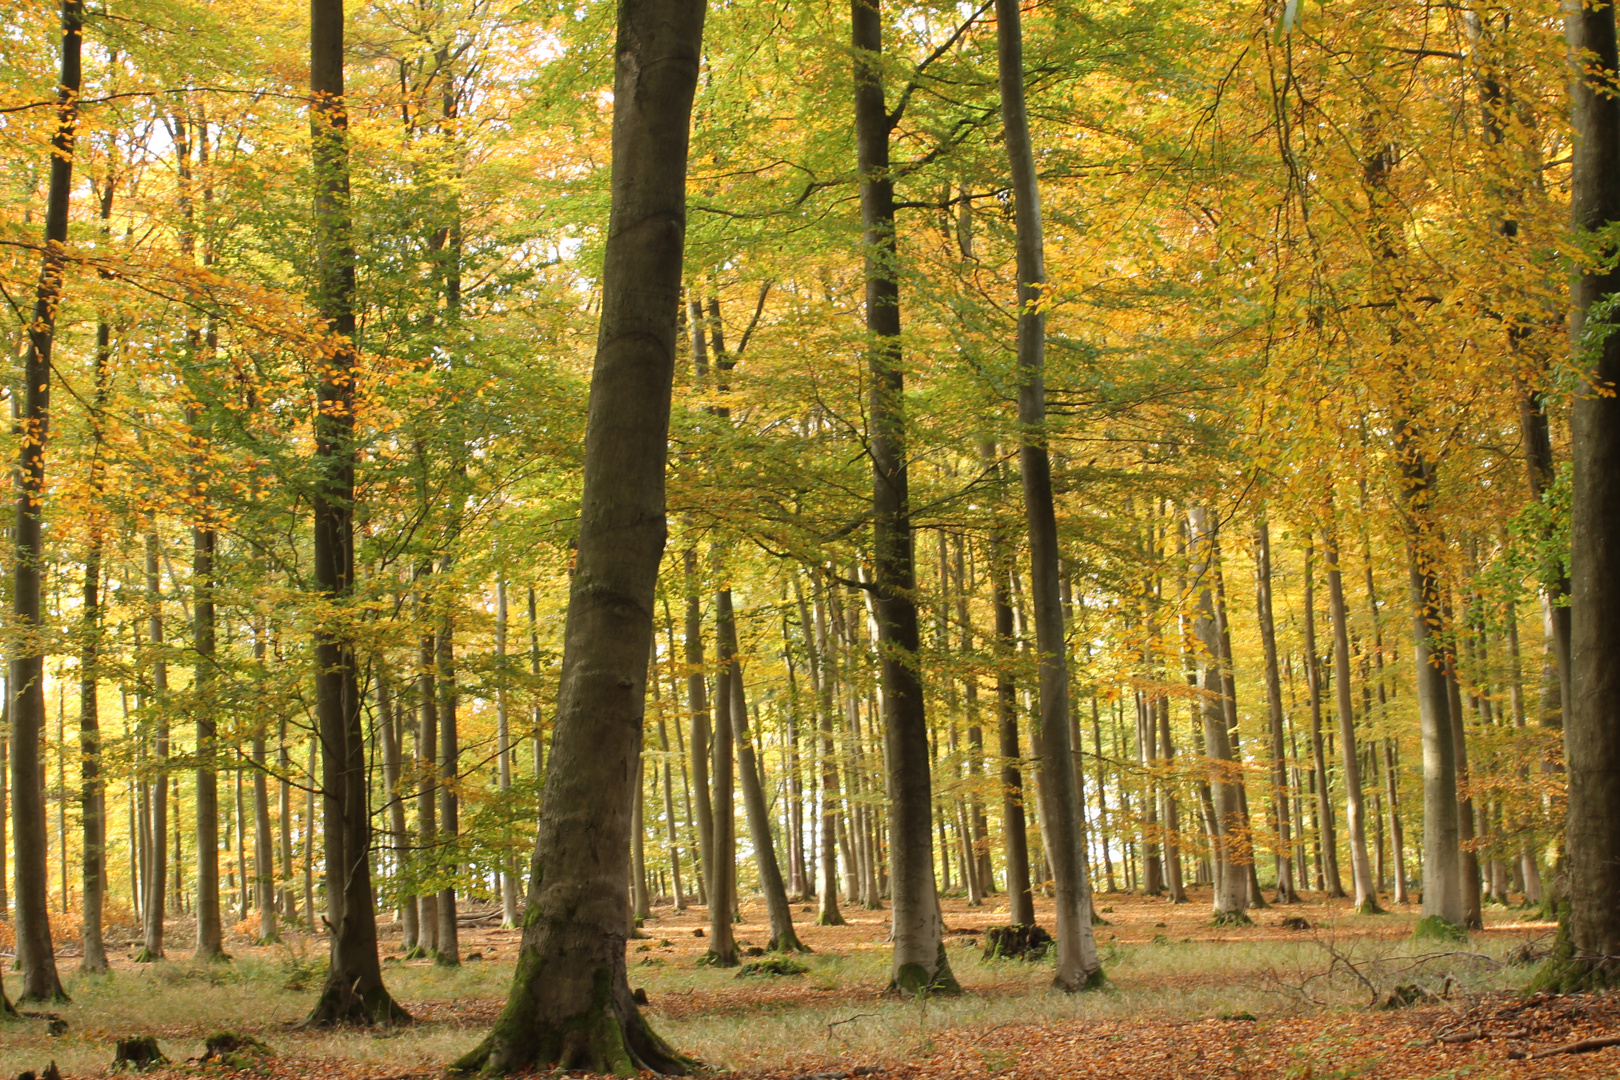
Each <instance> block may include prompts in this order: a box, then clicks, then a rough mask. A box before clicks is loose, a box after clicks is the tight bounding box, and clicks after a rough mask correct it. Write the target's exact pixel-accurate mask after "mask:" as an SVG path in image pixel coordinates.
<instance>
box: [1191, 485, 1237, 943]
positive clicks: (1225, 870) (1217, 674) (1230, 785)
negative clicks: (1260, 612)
mask: <svg viewBox="0 0 1620 1080" xmlns="http://www.w3.org/2000/svg"><path fill="white" fill-rule="evenodd" d="M1187 540H1188V544H1187V549H1188V555H1189V556H1190V558H1191V560H1192V565H1193V571H1192V573H1193V581H1194V585H1193V588H1194V589H1195V590H1196V593H1197V596H1198V602H1197V616H1196V617H1195V618H1194V620H1193V632H1194V633H1195V634H1196V635H1197V637H1198V640H1199V643H1200V644H1202V646H1203V648H1204V653H1205V655H1204V656H1202V657H1200V658H1199V659H1200V661H1201V662H1200V663H1199V665H1198V666H1199V690H1200V691H1201V693H1202V696H1203V714H1204V715H1203V721H1204V744H1205V753H1206V754H1207V755H1208V758H1209V787H1210V798H1211V801H1212V805H1211V807H1210V810H1211V816H1212V817H1213V822H1212V825H1213V833H1214V841H1215V843H1214V852H1213V860H1214V863H1215V866H1214V872H1215V898H1214V908H1215V921H1216V923H1218V924H1246V923H1248V922H1249V917H1248V915H1246V914H1245V913H1244V908H1245V907H1247V906H1248V899H1249V873H1248V862H1249V860H1250V858H1251V856H1250V854H1249V841H1248V838H1247V837H1246V836H1245V835H1243V833H1244V830H1243V829H1242V828H1241V822H1242V807H1241V804H1240V803H1239V802H1238V795H1237V792H1238V788H1237V783H1236V778H1237V776H1238V770H1239V768H1240V766H1239V763H1238V761H1237V759H1236V756H1235V754H1234V753H1233V750H1232V741H1231V735H1230V731H1229V729H1228V727H1227V715H1226V706H1225V696H1226V689H1225V686H1224V683H1223V680H1222V677H1221V671H1220V656H1221V651H1222V650H1221V643H1220V631H1219V629H1218V627H1217V624H1216V621H1215V590H1214V581H1215V570H1214V560H1215V544H1214V541H1215V525H1214V522H1213V521H1212V520H1211V515H1210V514H1209V513H1208V512H1207V511H1205V510H1204V508H1203V507H1198V506H1195V507H1192V508H1191V509H1189V510H1188V511H1187Z"/></svg>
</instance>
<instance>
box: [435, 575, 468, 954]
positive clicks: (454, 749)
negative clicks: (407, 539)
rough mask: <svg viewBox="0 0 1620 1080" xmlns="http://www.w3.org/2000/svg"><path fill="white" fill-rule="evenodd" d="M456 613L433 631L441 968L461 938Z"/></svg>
mask: <svg viewBox="0 0 1620 1080" xmlns="http://www.w3.org/2000/svg"><path fill="white" fill-rule="evenodd" d="M450 569H451V561H450V556H449V555H445V556H444V557H443V558H441V559H440V560H439V578H440V580H442V581H446V582H448V580H449V576H450ZM455 625H456V624H455V616H454V615H453V614H452V613H451V611H450V609H449V607H448V606H446V607H445V608H444V609H443V611H442V612H441V613H440V615H439V628H438V632H437V633H436V634H435V635H434V642H433V664H434V668H435V669H436V671H437V674H438V689H439V835H440V836H441V837H442V841H441V842H442V843H443V844H444V845H445V846H446V847H447V848H448V849H449V851H450V853H451V854H450V856H449V858H447V859H440V860H439V866H440V872H441V873H444V874H445V875H446V876H447V877H446V882H445V884H444V886H443V887H442V888H440V889H439V903H438V918H439V932H438V935H437V937H438V941H437V943H436V948H435V949H434V952H433V962H434V963H435V964H438V965H439V966H441V967H457V966H459V965H460V964H461V941H460V937H459V935H458V933H457V928H456V886H455V879H456V875H457V874H458V873H459V871H460V869H461V867H460V866H459V865H458V864H457V863H455V862H454V859H455V855H454V851H455V845H456V837H457V835H458V833H459V832H460V828H461V823H460V819H459V816H460V809H461V798H460V796H459V795H458V794H457V793H456V785H457V783H459V781H460V772H461V742H460V733H459V732H458V731H457V730H456V713H457V710H458V708H459V704H460V696H461V695H460V689H459V687H458V686H457V684H456V636H455V635H456V629H455Z"/></svg>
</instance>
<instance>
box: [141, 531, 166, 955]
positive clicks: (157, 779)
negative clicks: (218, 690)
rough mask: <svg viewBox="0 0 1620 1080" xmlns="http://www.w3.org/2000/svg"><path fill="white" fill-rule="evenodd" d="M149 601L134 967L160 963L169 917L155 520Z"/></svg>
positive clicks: (148, 550) (149, 545) (149, 539)
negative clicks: (146, 848)
mask: <svg viewBox="0 0 1620 1080" xmlns="http://www.w3.org/2000/svg"><path fill="white" fill-rule="evenodd" d="M144 542H145V557H146V564H145V571H146V603H147V621H146V632H147V643H148V645H149V646H150V647H151V649H152V652H153V658H152V705H153V707H154V710H155V712H156V714H157V721H156V730H155V731H154V732H153V737H152V757H153V765H152V768H153V779H152V780H150V781H149V782H148V783H149V787H150V789H151V793H152V794H151V803H152V805H151V824H150V830H151V836H152V840H151V850H150V853H149V857H148V862H147V875H146V900H145V908H146V910H145V919H144V922H143V935H142V936H143V939H144V940H143V942H142V945H141V950H140V952H139V953H137V954H136V956H135V959H136V962H137V963H150V962H152V961H155V960H161V959H163V920H164V918H165V916H166V915H167V909H168V903H169V901H170V899H171V898H170V897H169V896H168V884H169V774H168V770H167V762H168V759H169V719H168V696H169V665H168V661H166V660H165V659H164V658H163V647H164V642H163V591H162V580H163V579H162V577H161V576H160V574H159V558H158V556H159V550H158V544H159V541H158V534H157V523H156V520H155V519H154V520H153V521H152V525H151V528H150V530H149V531H148V532H147V533H146V536H145V541H144Z"/></svg>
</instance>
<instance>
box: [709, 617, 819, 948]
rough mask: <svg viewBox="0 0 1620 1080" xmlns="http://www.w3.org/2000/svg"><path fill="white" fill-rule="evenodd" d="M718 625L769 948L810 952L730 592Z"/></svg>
mask: <svg viewBox="0 0 1620 1080" xmlns="http://www.w3.org/2000/svg"><path fill="white" fill-rule="evenodd" d="M717 621H718V623H719V626H720V632H721V633H722V634H727V635H728V636H727V640H726V641H725V642H723V643H722V644H721V646H720V648H721V649H722V650H723V651H722V655H727V656H728V657H729V665H728V666H729V667H730V669H731V677H730V679H729V680H728V682H729V684H730V687H731V695H730V697H731V704H730V712H731V719H730V723H731V735H732V740H733V741H734V743H735V744H736V753H737V771H738V773H739V774H740V777H741V780H742V791H743V809H744V810H745V811H746V812H747V815H748V832H749V838H750V839H751V840H752V841H753V846H754V860H755V862H756V863H757V865H758V868H759V887H760V891H761V892H763V893H764V894H765V909H766V911H767V913H768V914H769V917H770V925H771V938H770V944H769V945H768V946H767V947H768V948H769V949H770V950H771V951H773V952H778V951H779V952H808V951H809V950H808V949H806V948H805V947H804V946H803V945H802V944H800V942H799V935H798V934H797V933H795V932H794V929H793V909H792V908H791V907H790V906H789V904H788V898H787V888H786V886H785V885H784V884H783V882H782V867H781V864H780V863H779V862H777V859H776V841H775V839H774V838H773V837H772V835H771V814H770V809H769V807H768V806H767V805H766V802H765V788H764V785H763V784H762V783H761V781H760V775H759V762H758V758H757V756H756V754H755V753H754V743H753V739H752V738H751V737H750V733H749V729H748V702H747V698H746V696H745V695H744V692H743V667H742V658H741V657H740V656H739V655H738V654H737V639H736V632H737V630H736V627H737V624H736V618H735V615H734V613H733V612H732V610H731V590H729V589H727V590H724V591H723V592H721V593H720V596H719V612H718V620H717Z"/></svg>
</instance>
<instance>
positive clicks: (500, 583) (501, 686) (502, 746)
mask: <svg viewBox="0 0 1620 1080" xmlns="http://www.w3.org/2000/svg"><path fill="white" fill-rule="evenodd" d="M495 663H496V665H497V667H496V679H497V682H496V683H495V759H496V783H497V784H498V785H499V787H500V792H501V801H502V802H507V801H508V800H509V799H510V798H511V796H510V795H509V794H508V793H509V792H510V791H511V790H512V718H511V700H510V698H511V694H510V693H509V692H508V691H507V688H506V579H505V578H496V579H495ZM662 722H663V717H662V715H660V717H659V723H662ZM670 820H671V824H672V825H673V823H674V815H673V814H671V815H670ZM517 894H518V876H517V867H516V865H515V864H514V863H513V860H512V858H511V856H508V855H504V854H503V855H502V856H501V925H502V926H503V927H506V928H508V929H511V928H512V927H515V926H517V924H518V917H519V916H518V898H517ZM677 906H678V905H677Z"/></svg>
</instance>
